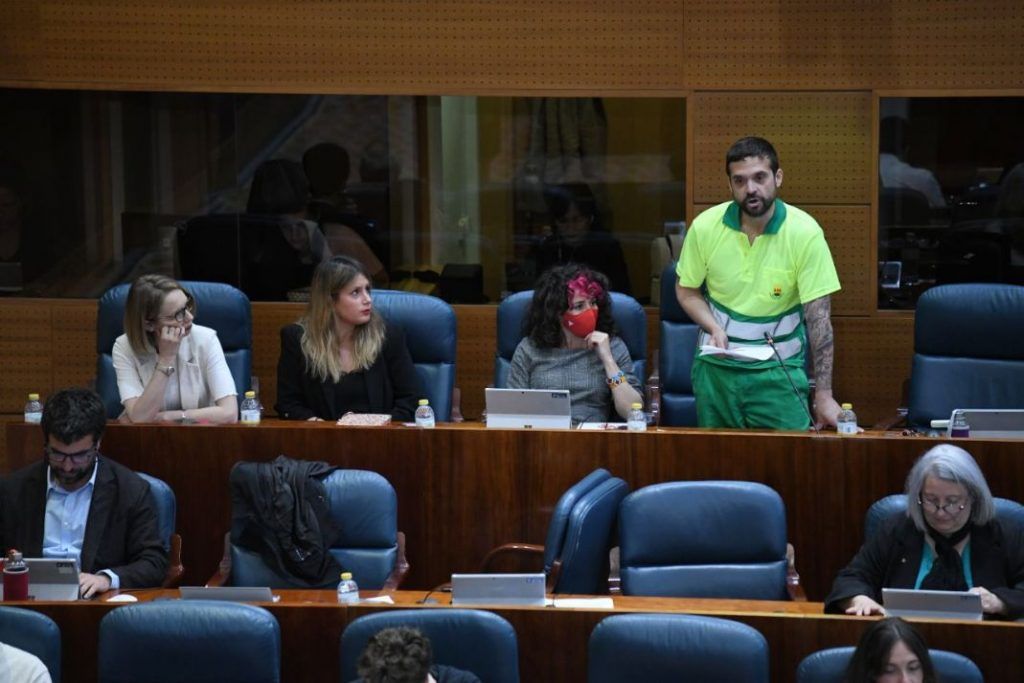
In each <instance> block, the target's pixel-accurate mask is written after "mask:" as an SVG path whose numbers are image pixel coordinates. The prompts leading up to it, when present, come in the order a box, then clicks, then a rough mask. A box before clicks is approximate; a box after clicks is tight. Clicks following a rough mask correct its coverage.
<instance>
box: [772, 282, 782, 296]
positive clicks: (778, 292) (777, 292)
mask: <svg viewBox="0 0 1024 683" xmlns="http://www.w3.org/2000/svg"><path fill="white" fill-rule="evenodd" d="M772 298H773V299H781V298H782V285H772Z"/></svg>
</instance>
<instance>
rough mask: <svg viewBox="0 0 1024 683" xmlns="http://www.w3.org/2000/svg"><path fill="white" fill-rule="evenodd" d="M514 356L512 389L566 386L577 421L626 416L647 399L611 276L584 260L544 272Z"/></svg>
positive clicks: (510, 377) (574, 420) (624, 417)
mask: <svg viewBox="0 0 1024 683" xmlns="http://www.w3.org/2000/svg"><path fill="white" fill-rule="evenodd" d="M523 332H524V334H525V337H524V338H523V340H522V341H520V342H519V345H518V346H517V347H516V351H515V353H514V354H513V355H512V364H511V367H510V368H509V373H508V386H509V388H511V389H568V390H569V400H570V402H571V404H572V419H573V422H605V421H607V420H608V419H609V418H610V417H611V416H612V415H613V411H614V414H615V415H618V416H619V417H621V418H622V419H626V418H627V417H628V415H629V410H630V406H631V405H632V404H633V403H643V399H642V398H641V396H640V381H639V380H638V379H637V377H636V375H635V374H634V372H633V360H632V359H631V358H630V357H629V350H628V349H627V348H626V344H625V342H623V341H622V339H620V338H619V337H618V336H616V330H615V322H614V320H613V319H612V301H611V296H610V295H609V292H608V278H606V277H605V276H604V275H603V274H601V273H599V272H596V271H593V270H591V269H590V268H588V267H586V266H584V265H580V264H569V265H565V266H556V267H554V268H551V269H549V270H547V271H546V272H544V273H543V274H542V275H541V276H540V278H538V280H537V284H536V287H535V289H534V290H533V300H532V301H531V302H530V306H529V308H528V309H527V312H526V316H525V319H524V323H523Z"/></svg>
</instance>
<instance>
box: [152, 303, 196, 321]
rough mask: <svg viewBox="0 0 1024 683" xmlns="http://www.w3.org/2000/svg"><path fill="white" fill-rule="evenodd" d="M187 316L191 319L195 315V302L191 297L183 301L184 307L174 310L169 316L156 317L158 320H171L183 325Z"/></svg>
mask: <svg viewBox="0 0 1024 683" xmlns="http://www.w3.org/2000/svg"><path fill="white" fill-rule="evenodd" d="M189 315H190V316H192V317H193V318H194V317H195V315H196V302H195V300H194V299H193V298H192V297H189V298H188V299H187V300H186V301H185V305H184V306H182V307H181V308H179V309H178V310H176V311H175V312H174V313H172V314H171V315H168V316H158V318H166V319H167V320H173V321H175V322H179V323H183V322H185V318H186V316H189Z"/></svg>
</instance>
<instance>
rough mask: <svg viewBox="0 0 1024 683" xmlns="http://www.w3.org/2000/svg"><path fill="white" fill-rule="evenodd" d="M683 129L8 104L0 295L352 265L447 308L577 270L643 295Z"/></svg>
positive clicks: (190, 101) (69, 98) (268, 277)
mask: <svg viewBox="0 0 1024 683" xmlns="http://www.w3.org/2000/svg"><path fill="white" fill-rule="evenodd" d="M685 130H686V122H685V102H684V101H683V100H682V99H655V98H650V99H608V98H499V97H384V96H326V95H324V96H321V95H313V96H306V95H302V96H300V95H253V94H250V95H246V94H199V93H196V94H190V93H118V92H87V91H86V92H83V91H34V90H0V290H2V291H3V292H5V293H6V294H7V295H15V296H59V297H95V296H99V295H100V294H102V292H103V291H105V290H106V289H107V288H108V287H110V286H111V285H113V284H116V283H119V282H127V281H131V280H132V279H134V278H135V277H137V276H138V275H141V274H143V273H150V272H160V273H165V274H169V275H172V276H175V277H178V278H181V279H189V280H212V281H221V282H228V283H230V284H233V285H235V286H238V287H240V288H241V289H243V290H244V291H245V292H246V293H247V294H248V295H249V296H250V298H251V299H253V300H256V301H260V300H265V301H266V300H269V301H274V300H277V301H280V300H302V299H303V297H304V295H305V291H304V288H305V287H306V286H307V285H308V284H309V278H310V275H311V273H312V269H313V268H314V267H315V265H316V263H318V262H319V261H320V260H321V259H324V258H328V257H329V256H330V255H332V254H347V255H350V256H353V257H356V258H358V259H360V260H361V261H363V262H364V263H365V264H366V265H367V267H368V269H369V270H370V272H371V273H372V274H373V276H374V281H375V283H376V285H377V286H379V287H391V288H398V289H407V290H410V291H419V292H425V293H431V294H436V295H439V296H441V297H443V298H445V299H446V300H448V301H451V302H454V303H486V302H496V301H498V300H500V299H501V298H502V297H503V296H504V295H505V294H507V293H508V292H510V291H516V290H521V289H528V288H530V287H532V284H533V281H534V279H535V278H536V276H537V275H538V274H539V272H540V271H541V270H542V269H543V268H545V267H546V266H548V265H551V264H553V263H556V262H559V261H566V260H580V261H584V262H588V263H590V264H591V265H593V266H594V267H596V268H598V269H601V270H604V271H606V274H607V275H609V277H611V278H612V280H613V283H614V285H615V288H616V289H619V290H621V291H626V292H629V293H631V294H633V295H634V296H635V297H637V298H638V299H640V300H641V301H646V300H648V299H649V298H650V293H651V281H652V274H656V273H658V272H660V265H661V263H662V260H663V257H662V256H660V252H659V251H658V250H657V249H656V248H654V247H653V246H652V243H653V244H655V245H656V244H657V243H658V241H659V240H661V241H664V235H665V231H666V230H670V231H672V230H677V229H678V226H679V225H680V224H681V221H682V219H683V206H684V191H685V190H684V187H685V186H684V178H683V172H684V167H685V164H684V158H683V150H684V149H685V139H684V135H685Z"/></svg>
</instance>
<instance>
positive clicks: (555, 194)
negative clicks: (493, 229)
mask: <svg viewBox="0 0 1024 683" xmlns="http://www.w3.org/2000/svg"><path fill="white" fill-rule="evenodd" d="M544 199H545V201H546V202H547V205H548V211H549V213H550V214H551V219H552V221H553V226H552V227H553V230H552V233H551V234H550V235H549V236H547V237H545V238H544V240H543V241H542V242H541V243H540V245H539V246H538V247H537V250H536V259H537V272H539V273H543V272H544V271H546V270H547V269H548V268H550V267H552V266H556V265H564V264H567V263H582V264H583V265H586V266H589V267H590V268H591V269H593V270H596V271H598V272H600V273H604V274H605V276H606V277H607V278H608V280H609V281H610V282H611V289H612V291H615V292H622V293H624V294H630V293H631V289H630V283H629V271H628V270H627V268H626V259H625V257H624V256H623V255H622V245H621V244H620V243H619V240H617V239H616V238H615V237H614V236H613V235H612V234H611V233H610V232H608V231H607V230H605V229H604V228H603V227H602V226H601V222H600V217H599V215H598V211H597V201H596V200H595V199H594V194H593V193H592V192H591V191H590V187H589V186H587V185H586V184H584V183H568V184H564V185H552V186H550V187H548V188H546V189H545V190H544Z"/></svg>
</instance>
